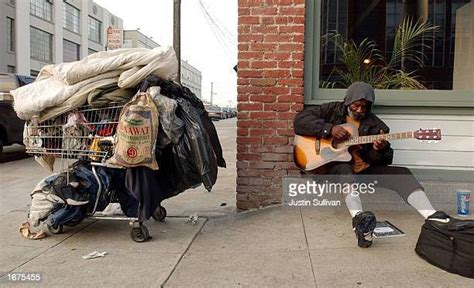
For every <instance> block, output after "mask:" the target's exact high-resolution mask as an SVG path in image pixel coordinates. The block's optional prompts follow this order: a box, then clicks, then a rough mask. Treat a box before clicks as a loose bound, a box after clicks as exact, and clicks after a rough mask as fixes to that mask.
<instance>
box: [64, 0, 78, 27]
mask: <svg viewBox="0 0 474 288" xmlns="http://www.w3.org/2000/svg"><path fill="white" fill-rule="evenodd" d="M79 19H80V16H79V9H77V8H76V7H74V6H72V5H71V4H68V3H64V14H63V27H64V28H66V29H67V30H69V31H72V32H76V33H79V32H80V24H79V23H80V22H79Z"/></svg>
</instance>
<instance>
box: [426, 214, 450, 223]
mask: <svg viewBox="0 0 474 288" xmlns="http://www.w3.org/2000/svg"><path fill="white" fill-rule="evenodd" d="M426 220H427V221H428V220H430V221H436V222H440V223H449V221H450V220H451V216H449V215H448V214H446V213H445V212H443V211H436V212H435V213H433V214H431V215H430V216H428V218H426Z"/></svg>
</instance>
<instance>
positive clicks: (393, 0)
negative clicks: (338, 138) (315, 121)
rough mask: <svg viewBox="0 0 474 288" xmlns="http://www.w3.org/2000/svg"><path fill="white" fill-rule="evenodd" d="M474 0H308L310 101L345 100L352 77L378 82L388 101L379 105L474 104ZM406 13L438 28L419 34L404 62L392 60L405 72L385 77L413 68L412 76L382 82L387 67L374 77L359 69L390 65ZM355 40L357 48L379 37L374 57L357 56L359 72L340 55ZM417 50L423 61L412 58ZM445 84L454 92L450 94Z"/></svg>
mask: <svg viewBox="0 0 474 288" xmlns="http://www.w3.org/2000/svg"><path fill="white" fill-rule="evenodd" d="M472 2H473V1H471V0H453V1H440V0H426V1H421V0H419V1H403V0H385V1H384V0H382V1H371V0H358V1H354V0H310V1H307V2H306V3H307V6H306V8H307V14H306V15H307V16H306V17H307V18H308V19H307V24H306V39H305V49H306V50H305V93H304V94H305V103H307V104H320V103H323V102H327V101H331V100H336V99H337V100H340V99H342V98H343V97H344V93H345V88H346V87H347V86H348V83H351V82H354V81H366V82H367V81H369V82H370V81H373V82H372V83H371V84H372V85H373V86H375V87H376V88H377V89H379V91H378V93H377V94H378V96H381V97H378V98H379V100H381V101H378V102H379V104H381V103H382V104H384V105H408V104H410V105H411V104H413V105H414V106H419V105H426V103H434V105H435V106H436V105H439V106H453V107H456V106H466V105H467V106H469V107H470V106H474V101H472V95H473V93H472V92H471V91H474V81H472V80H469V79H472V78H473V77H474V70H473V69H471V68H472V67H473V66H474V3H472ZM406 19H413V23H415V22H416V21H418V20H420V22H424V21H426V23H427V24H428V26H429V27H431V29H428V30H426V32H425V33H423V34H421V36H420V37H418V38H417V39H416V41H415V42H416V43H417V46H416V47H415V48H413V49H411V50H409V51H407V52H404V53H402V55H403V56H404V57H405V60H404V61H398V62H397V63H395V64H394V65H393V67H392V68H393V73H396V72H397V71H400V70H401V71H403V72H404V73H405V74H390V75H389V76H390V77H386V78H385V79H390V80H393V79H399V78H403V77H398V76H406V74H407V73H410V75H411V76H413V77H407V78H403V79H402V80H403V81H402V80H400V81H393V82H391V81H385V82H384V81H382V80H380V79H381V78H382V77H380V79H379V78H378V77H375V76H374V75H382V74H380V73H372V74H371V75H372V76H368V77H367V78H362V77H359V75H364V74H360V73H362V72H364V71H371V72H374V71H376V72H377V71H379V70H377V69H378V68H377V67H387V66H388V63H391V61H390V60H391V58H392V56H393V55H394V53H393V52H394V51H395V50H394V45H393V44H394V41H395V38H396V31H397V29H399V28H400V24H401V23H402V22H403V21H406ZM411 27H413V24H412V26H411ZM334 35H337V37H334ZM337 41H340V42H337ZM351 41H353V42H354V43H355V45H356V46H357V47H358V46H359V45H361V43H363V42H364V41H365V42H367V41H372V42H373V43H374V44H375V47H376V49H378V51H379V52H378V54H377V55H375V54H370V53H369V54H368V55H369V56H366V57H362V58H360V57H359V58H360V59H357V58H355V57H354V59H355V60H356V61H357V62H354V63H356V65H354V67H357V69H358V70H357V71H359V72H360V73H359V72H358V73H359V74H358V73H353V72H352V71H355V70H352V69H351V67H350V66H349V65H350V63H351V62H350V61H344V59H343V58H342V57H341V55H342V52H343V51H342V50H341V49H342V48H341V47H344V46H343V45H338V44H339V43H342V44H346V46H345V47H347V44H350V43H351ZM373 51H374V50H373ZM346 52H347V51H346ZM346 55H347V54H346ZM412 55H419V59H420V61H418V62H415V61H413V60H414V59H415V58H411V57H413V56H412ZM375 56H377V57H375ZM354 59H353V60H354ZM415 60H416V59H415ZM359 62H360V63H359ZM420 63H421V64H420ZM371 69H374V70H371ZM364 73H365V72H364ZM398 73H400V72H398ZM365 75H369V73H367V74H365ZM410 75H409V76H410ZM366 79H370V80H366ZM377 79H378V80H377ZM412 80H416V81H412ZM389 82H390V83H389ZM407 90H410V91H407ZM426 90H429V91H426ZM439 90H444V91H439ZM446 90H450V91H452V92H448V93H447V91H446ZM447 99H449V101H448V100H447ZM410 105H408V106H410Z"/></svg>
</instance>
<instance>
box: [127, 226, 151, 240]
mask: <svg viewBox="0 0 474 288" xmlns="http://www.w3.org/2000/svg"><path fill="white" fill-rule="evenodd" d="M130 237H132V240H133V241H135V242H145V241H147V240H148V239H150V232H148V228H146V226H144V225H140V226H139V227H133V228H132V231H130Z"/></svg>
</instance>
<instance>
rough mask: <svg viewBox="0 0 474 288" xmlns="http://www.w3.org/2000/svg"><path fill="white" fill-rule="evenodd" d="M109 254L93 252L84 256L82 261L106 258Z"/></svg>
mask: <svg viewBox="0 0 474 288" xmlns="http://www.w3.org/2000/svg"><path fill="white" fill-rule="evenodd" d="M107 254H109V253H107V252H105V251H104V252H99V251H94V252H91V253H89V254H87V255H84V256H82V259H84V260H89V259H94V258H99V257H105V255H107Z"/></svg>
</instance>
